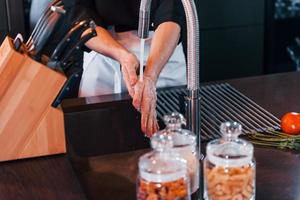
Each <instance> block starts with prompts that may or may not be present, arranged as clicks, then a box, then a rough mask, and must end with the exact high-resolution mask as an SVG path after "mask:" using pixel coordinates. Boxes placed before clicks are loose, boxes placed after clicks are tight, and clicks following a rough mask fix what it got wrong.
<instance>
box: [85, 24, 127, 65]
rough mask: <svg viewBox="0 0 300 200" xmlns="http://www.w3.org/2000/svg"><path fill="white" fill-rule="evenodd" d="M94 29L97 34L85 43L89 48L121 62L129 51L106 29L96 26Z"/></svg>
mask: <svg viewBox="0 0 300 200" xmlns="http://www.w3.org/2000/svg"><path fill="white" fill-rule="evenodd" d="M96 31H97V36H96V37H94V38H92V39H90V40H89V41H88V42H87V43H86V44H85V45H86V46H87V47H88V48H90V49H91V50H94V51H96V52H98V53H100V54H102V55H105V56H108V57H110V58H113V59H115V60H117V61H119V62H120V63H122V60H123V59H124V57H126V54H128V53H129V52H128V51H127V49H126V48H124V47H123V46H122V45H121V44H120V43H118V42H117V41H116V40H115V39H114V38H113V37H112V36H111V34H110V33H109V32H108V31H107V30H106V29H104V28H102V27H100V26H97V28H96ZM84 34H85V33H83V35H84Z"/></svg>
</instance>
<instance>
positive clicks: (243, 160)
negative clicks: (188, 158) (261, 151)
mask: <svg viewBox="0 0 300 200" xmlns="http://www.w3.org/2000/svg"><path fill="white" fill-rule="evenodd" d="M220 130H221V133H222V138H221V139H217V140H214V141H211V142H209V143H208V144H207V148H206V158H205V161H204V187H205V191H204V197H205V199H209V200H215V199H228V200H253V199H255V172H256V170H255V161H254V158H253V145H252V144H251V143H249V142H247V141H245V140H243V139H239V138H238V136H239V135H240V134H241V133H242V126H241V125H240V124H238V123H236V122H225V123H222V125H221V128H220Z"/></svg>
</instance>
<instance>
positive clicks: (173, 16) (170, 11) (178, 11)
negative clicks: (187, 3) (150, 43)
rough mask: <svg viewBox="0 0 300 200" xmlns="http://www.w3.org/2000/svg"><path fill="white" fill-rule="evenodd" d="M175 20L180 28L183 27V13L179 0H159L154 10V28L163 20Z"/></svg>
mask: <svg viewBox="0 0 300 200" xmlns="http://www.w3.org/2000/svg"><path fill="white" fill-rule="evenodd" d="M168 21H171V22H175V23H177V24H178V25H179V26H180V27H181V28H182V29H183V28H184V27H185V14H184V9H183V6H182V3H181V0H161V1H160V3H159V5H158V8H157V9H156V10H155V12H154V17H153V23H154V29H156V28H157V27H158V26H159V25H160V24H162V23H164V22H168Z"/></svg>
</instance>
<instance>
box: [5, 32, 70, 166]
mask: <svg viewBox="0 0 300 200" xmlns="http://www.w3.org/2000/svg"><path fill="white" fill-rule="evenodd" d="M65 81H66V78H65V76H64V75H62V74H60V73H58V72H56V71H54V70H51V69H49V68H48V67H46V66H44V65H42V64H41V63H38V62H36V61H34V60H32V59H31V58H30V57H28V56H27V55H25V54H21V53H19V52H17V51H15V50H14V48H13V46H12V40H11V39H10V38H8V37H7V38H6V39H5V40H4V42H3V43H2V45H1V47H0V147H1V151H0V161H8V160H15V159H22V158H31V157H38V156H46V155H52V154H59V153H65V152H66V145H65V130H64V116H63V112H62V111H61V109H57V108H53V107H51V104H52V102H53V100H54V99H55V97H56V96H57V94H58V93H59V91H60V89H61V88H62V87H63V84H64V83H65Z"/></svg>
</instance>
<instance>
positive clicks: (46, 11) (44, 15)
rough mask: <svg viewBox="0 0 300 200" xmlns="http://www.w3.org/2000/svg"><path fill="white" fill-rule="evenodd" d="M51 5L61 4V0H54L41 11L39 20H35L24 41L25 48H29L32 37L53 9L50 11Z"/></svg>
mask: <svg viewBox="0 0 300 200" xmlns="http://www.w3.org/2000/svg"><path fill="white" fill-rule="evenodd" d="M51 6H62V1H61V0H54V1H53V2H51V3H50V4H49V5H48V6H47V8H46V9H45V10H44V11H43V13H42V15H41V16H40V18H39V20H38V21H37V23H36V25H35V27H34V29H33V31H32V33H31V35H30V37H29V39H28V40H27V42H26V46H27V49H29V47H30V46H31V45H30V44H31V43H32V40H33V38H34V37H35V36H36V34H37V33H38V32H39V31H40V30H41V27H42V25H43V24H44V21H45V19H46V18H47V16H49V15H50V13H51V12H53V11H51Z"/></svg>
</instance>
